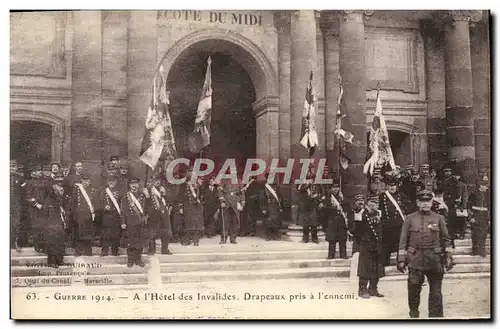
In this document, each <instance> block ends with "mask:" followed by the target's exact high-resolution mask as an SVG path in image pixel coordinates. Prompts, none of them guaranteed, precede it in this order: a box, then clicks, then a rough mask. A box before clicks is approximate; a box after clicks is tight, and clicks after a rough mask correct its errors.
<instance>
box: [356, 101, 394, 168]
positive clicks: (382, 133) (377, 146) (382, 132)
mask: <svg viewBox="0 0 500 329" xmlns="http://www.w3.org/2000/svg"><path fill="white" fill-rule="evenodd" d="M367 159H368V160H367V161H366V163H365V166H364V167H363V173H364V174H369V175H370V176H371V175H373V171H374V169H375V167H377V168H383V167H385V166H387V165H388V166H389V167H390V169H391V170H394V169H396V163H395V162H394V156H393V155H392V149H391V144H390V142H389V132H388V131H387V126H386V125H385V119H384V115H383V113H382V102H381V101H380V96H379V94H378V93H377V107H376V109H375V114H374V116H373V123H372V126H371V127H370V140H369V144H368V152H367Z"/></svg>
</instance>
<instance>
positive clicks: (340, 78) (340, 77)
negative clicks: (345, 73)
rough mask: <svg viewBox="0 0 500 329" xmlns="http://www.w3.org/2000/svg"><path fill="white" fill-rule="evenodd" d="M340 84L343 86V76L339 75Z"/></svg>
mask: <svg viewBox="0 0 500 329" xmlns="http://www.w3.org/2000/svg"><path fill="white" fill-rule="evenodd" d="M339 84H342V76H341V75H340V74H339Z"/></svg>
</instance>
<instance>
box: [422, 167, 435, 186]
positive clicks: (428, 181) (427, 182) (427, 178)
mask: <svg viewBox="0 0 500 329" xmlns="http://www.w3.org/2000/svg"><path fill="white" fill-rule="evenodd" d="M429 170H430V167H429V165H428V164H423V165H421V166H420V173H421V176H420V180H421V181H422V183H423V185H424V189H426V190H429V191H434V190H435V189H436V187H437V182H436V180H435V179H434V178H432V177H431V174H430V172H429Z"/></svg>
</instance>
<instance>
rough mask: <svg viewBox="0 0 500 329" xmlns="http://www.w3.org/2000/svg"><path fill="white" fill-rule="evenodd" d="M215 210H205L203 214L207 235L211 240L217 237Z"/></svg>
mask: <svg viewBox="0 0 500 329" xmlns="http://www.w3.org/2000/svg"><path fill="white" fill-rule="evenodd" d="M214 214H215V210H214V211H212V210H210V211H209V210H205V211H204V212H203V217H204V222H205V235H206V236H207V237H208V238H211V237H213V236H214V235H215V220H214Z"/></svg>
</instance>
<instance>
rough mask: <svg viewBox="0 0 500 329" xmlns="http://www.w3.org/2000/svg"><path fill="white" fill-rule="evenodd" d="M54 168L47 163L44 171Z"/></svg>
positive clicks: (43, 168)
mask: <svg viewBox="0 0 500 329" xmlns="http://www.w3.org/2000/svg"><path fill="white" fill-rule="evenodd" d="M51 169H52V165H45V166H43V167H42V171H50V170H51Z"/></svg>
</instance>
